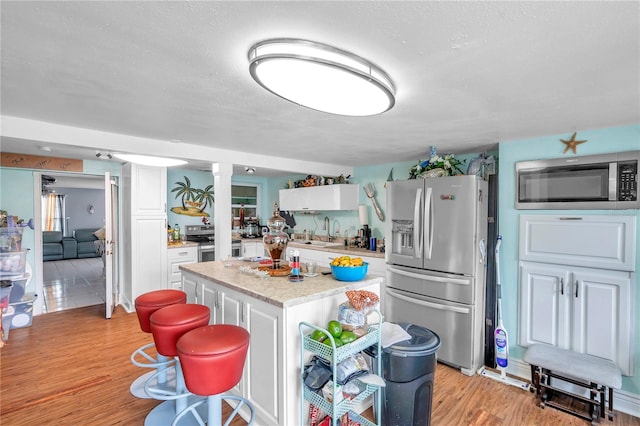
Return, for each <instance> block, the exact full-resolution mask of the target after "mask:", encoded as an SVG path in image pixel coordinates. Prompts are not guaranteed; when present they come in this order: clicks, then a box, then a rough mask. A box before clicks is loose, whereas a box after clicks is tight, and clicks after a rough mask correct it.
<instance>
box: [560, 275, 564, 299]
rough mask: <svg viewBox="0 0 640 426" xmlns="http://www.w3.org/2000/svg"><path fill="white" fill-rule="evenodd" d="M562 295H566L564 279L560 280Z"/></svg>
mask: <svg viewBox="0 0 640 426" xmlns="http://www.w3.org/2000/svg"><path fill="white" fill-rule="evenodd" d="M560 294H563V295H564V278H560Z"/></svg>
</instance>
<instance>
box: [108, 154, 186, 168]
mask: <svg viewBox="0 0 640 426" xmlns="http://www.w3.org/2000/svg"><path fill="white" fill-rule="evenodd" d="M113 156H114V157H116V158H119V159H120V160H124V161H128V162H129V163H134V164H140V165H143V166H156V167H172V166H181V165H183V164H187V162H186V161H184V160H177V159H174V158H164V157H152V156H149V155H137V154H113Z"/></svg>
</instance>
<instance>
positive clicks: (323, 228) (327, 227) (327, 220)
mask: <svg viewBox="0 0 640 426" xmlns="http://www.w3.org/2000/svg"><path fill="white" fill-rule="evenodd" d="M325 229H326V230H327V241H331V232H329V217H328V216H325V217H324V225H323V226H322V230H325Z"/></svg>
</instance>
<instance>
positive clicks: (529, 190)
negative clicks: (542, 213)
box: [516, 151, 640, 210]
mask: <svg viewBox="0 0 640 426" xmlns="http://www.w3.org/2000/svg"><path fill="white" fill-rule="evenodd" d="M639 161H640V151H628V152H619V153H612V154H601V155H585V156H580V157H569V158H556V159H551V160H536V161H520V162H517V163H516V188H517V198H516V209H567V210H570V209H581V210H582V209H605V210H608V209H616V210H622V209H638V208H640V201H639V200H638V162H639Z"/></svg>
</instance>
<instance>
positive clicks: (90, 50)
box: [0, 1, 640, 169]
mask: <svg viewBox="0 0 640 426" xmlns="http://www.w3.org/2000/svg"><path fill="white" fill-rule="evenodd" d="M0 12H1V24H2V25H1V26H2V29H1V49H2V51H1V53H2V55H1V67H2V68H1V87H0V88H1V95H0V96H1V99H0V101H1V104H0V106H1V113H2V116H3V119H4V121H5V122H8V120H7V117H19V118H22V119H28V120H35V121H38V122H46V123H56V124H60V125H65V126H72V127H79V128H83V129H92V130H96V131H100V132H106V133H108V134H118V135H130V136H132V137H137V138H144V139H145V140H147V141H149V140H150V141H151V143H152V144H155V146H156V147H158V151H159V152H173V153H175V155H176V156H178V157H183V158H186V159H191V160H196V161H192V164H197V165H201V164H202V163H204V162H210V161H218V160H219V158H216V157H217V154H216V153H217V152H222V151H211V152H212V155H211V156H210V155H203V154H202V152H203V151H199V150H198V149H196V148H197V147H199V146H202V147H205V148H206V149H209V148H213V149H218V150H230V151H235V152H236V153H235V157H234V158H235V159H234V160H233V161H234V162H235V163H236V164H238V165H242V167H244V166H245V165H258V166H260V167H262V168H264V167H265V162H264V161H261V160H260V159H256V157H255V156H251V155H246V154H242V152H246V153H252V154H265V155H268V156H274V157H285V158H290V159H301V160H308V161H313V162H317V163H326V164H332V165H344V166H350V167H353V166H365V165H373V164H382V163H388V162H393V161H407V160H414V159H416V158H420V157H423V156H424V155H425V154H426V153H427V152H428V150H429V146H431V145H436V146H438V148H439V151H440V152H442V151H443V150H444V151H451V152H455V153H465V152H480V151H483V150H486V149H491V148H495V144H496V143H497V142H499V141H508V140H514V139H523V138H528V137H534V136H541V135H548V134H566V135H567V136H570V135H571V133H573V132H574V131H585V130H589V129H595V128H602V127H610V126H619V125H627V124H635V123H639V122H640V77H639V75H640V25H638V22H639V20H640V2H637V1H629V2H604V1H603V2H569V1H566V2H560V1H557V2H517V1H513V2H481V1H479V2H427V1H423V2H420V1H410V2H404V1H400V2H378V1H364V2H351V1H348V2H346V1H345V2H328V1H327V2H315V1H299V2H273V1H260V2H250V1H246V2H212V1H210V2H207V1H202V2H140V1H132V2H110V1H92V2H84V1H81V2H69V1H64V2H57V1H45V2H31V1H29V2H22V1H19V2H13V1H2V2H1V3H0ZM274 37H294V38H305V39H311V40H315V41H320V42H324V43H327V44H330V45H334V46H337V47H340V48H342V49H345V50H349V51H352V52H354V53H356V54H358V55H360V56H362V57H364V58H367V59H369V60H371V61H373V62H375V63H376V64H377V65H379V66H380V67H382V68H383V69H384V70H385V71H386V72H387V73H388V74H389V75H390V76H391V77H392V79H393V81H394V84H395V86H396V88H397V100H396V105H395V106H394V108H393V109H391V110H390V111H388V112H386V113H384V114H381V115H376V116H371V117H341V116H335V115H331V114H325V113H321V112H317V111H313V110H309V109H306V108H303V107H299V106H296V105H294V104H291V103H289V102H287V101H284V100H282V99H280V98H278V97H276V96H273V95H272V94H270V93H268V92H266V91H265V90H263V89H262V88H261V87H259V86H258V85H257V84H256V83H255V82H254V81H253V80H252V79H251V77H250V75H249V71H248V60H247V51H248V49H249V48H250V47H251V46H252V45H253V44H254V43H256V42H258V41H260V40H264V39H267V38H274ZM2 127H3V129H2V136H3V139H2V150H3V151H12V152H18V151H17V150H20V152H26V153H29V152H28V151H29V150H32V151H33V150H35V151H33V152H31V153H38V151H37V147H38V146H42V145H45V144H48V145H50V146H53V147H54V149H53V151H52V152H50V153H48V155H59V156H72V155H73V156H75V157H85V158H95V151H96V150H95V147H93V146H91V143H89V142H87V143H86V144H85V143H79V142H77V141H76V140H74V141H73V142H65V140H64V135H62V136H58V139H55V140H54V139H49V140H47V138H45V137H43V138H42V139H43V140H36V141H26V140H23V139H15V138H14V137H12V136H15V135H12V134H11V132H10V131H8V130H6V129H5V127H7V126H5V125H3V126H2ZM9 127H10V126H9ZM72 139H73V138H71V137H70V138H69V140H70V141H71V140H72ZM172 140H174V142H171V141H172ZM175 140H179V141H181V142H180V143H175ZM53 142H57V143H58V145H56V144H53ZM65 145H67V146H65ZM83 145H85V146H88V148H86V149H84V150H83V149H78V148H75V146H83ZM194 147H195V148H194ZM112 148H113V147H111V146H105V147H104V150H109V149H112ZM124 148H126V149H124ZM124 148H123V147H122V146H119V147H118V150H119V151H124V150H128V151H130V152H136V151H141V150H144V151H148V147H147V146H146V145H145V144H143V143H140V144H138V143H137V142H136V141H135V140H134V141H133V142H131V143H129V144H128V145H125V146H124ZM205 152H208V151H205ZM39 153H40V154H42V152H39ZM223 154H225V155H228V154H229V153H228V152H226V151H225V152H223ZM223 154H220V156H221V157H224V156H225V155H223ZM268 166H269V167H272V168H273V169H279V168H283V169H286V168H288V165H287V164H286V162H285V163H283V164H282V166H280V165H279V164H278V161H273V159H270V160H269V161H268Z"/></svg>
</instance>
